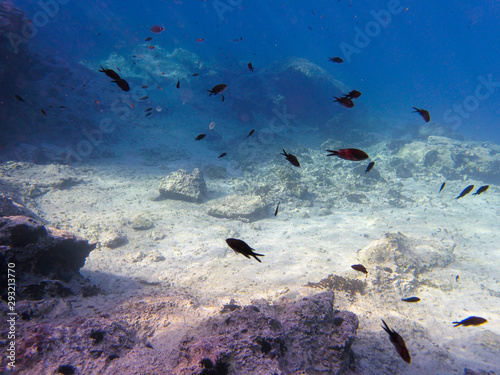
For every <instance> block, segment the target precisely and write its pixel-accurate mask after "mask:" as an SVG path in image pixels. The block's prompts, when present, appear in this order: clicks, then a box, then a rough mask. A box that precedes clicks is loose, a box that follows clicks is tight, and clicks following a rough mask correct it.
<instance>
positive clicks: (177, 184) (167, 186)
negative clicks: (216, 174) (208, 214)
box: [159, 168, 207, 202]
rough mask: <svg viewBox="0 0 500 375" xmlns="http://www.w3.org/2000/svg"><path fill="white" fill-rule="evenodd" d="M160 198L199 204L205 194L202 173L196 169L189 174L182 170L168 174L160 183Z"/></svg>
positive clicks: (205, 188) (205, 187)
mask: <svg viewBox="0 0 500 375" xmlns="http://www.w3.org/2000/svg"><path fill="white" fill-rule="evenodd" d="M159 190H160V197H162V198H165V199H177V200H181V201H186V202H200V201H201V200H202V199H203V198H204V197H205V196H206V194H207V186H206V185H205V180H204V179H203V173H201V171H200V170H199V169H198V168H196V169H195V170H194V171H193V173H191V174H189V173H187V172H186V171H185V170H184V169H179V170H178V171H175V172H172V173H170V174H169V175H168V176H167V177H165V178H164V179H163V180H161V182H160V188H159Z"/></svg>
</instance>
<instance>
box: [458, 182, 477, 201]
mask: <svg viewBox="0 0 500 375" xmlns="http://www.w3.org/2000/svg"><path fill="white" fill-rule="evenodd" d="M472 189H474V185H469V186H467V187H466V188H465V189H464V190H462V192H461V193H460V195H459V196H458V197H456V198H455V199H459V198H462V197H465V196H466V195H467V194H469V193H470V192H471V191H472Z"/></svg>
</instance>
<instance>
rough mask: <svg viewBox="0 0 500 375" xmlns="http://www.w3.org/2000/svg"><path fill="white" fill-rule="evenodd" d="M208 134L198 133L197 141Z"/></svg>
mask: <svg viewBox="0 0 500 375" xmlns="http://www.w3.org/2000/svg"><path fill="white" fill-rule="evenodd" d="M206 136H207V135H206V134H198V135H197V136H196V138H195V139H194V140H195V141H201V140H202V139H203V138H205V137H206Z"/></svg>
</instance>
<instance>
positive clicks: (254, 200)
mask: <svg viewBox="0 0 500 375" xmlns="http://www.w3.org/2000/svg"><path fill="white" fill-rule="evenodd" d="M208 214H209V215H211V216H215V217H219V218H225V219H239V220H243V221H255V220H259V219H262V218H264V217H265V216H266V203H265V202H264V200H263V199H262V198H261V197H260V196H258V195H228V196H226V197H224V198H221V199H218V200H216V201H214V202H211V203H210V205H209V209H208Z"/></svg>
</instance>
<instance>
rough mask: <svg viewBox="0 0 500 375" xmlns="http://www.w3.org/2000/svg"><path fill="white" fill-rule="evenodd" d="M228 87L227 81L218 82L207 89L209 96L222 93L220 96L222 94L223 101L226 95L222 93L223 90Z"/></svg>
mask: <svg viewBox="0 0 500 375" xmlns="http://www.w3.org/2000/svg"><path fill="white" fill-rule="evenodd" d="M225 89H227V85H226V84H225V83H221V84H218V85H215V86H214V87H213V88H212V90H207V91H208V92H209V93H210V95H208V96H212V94H213V95H217V94H220V96H222V101H224V95H222V92H223V91H224V90H225Z"/></svg>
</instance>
